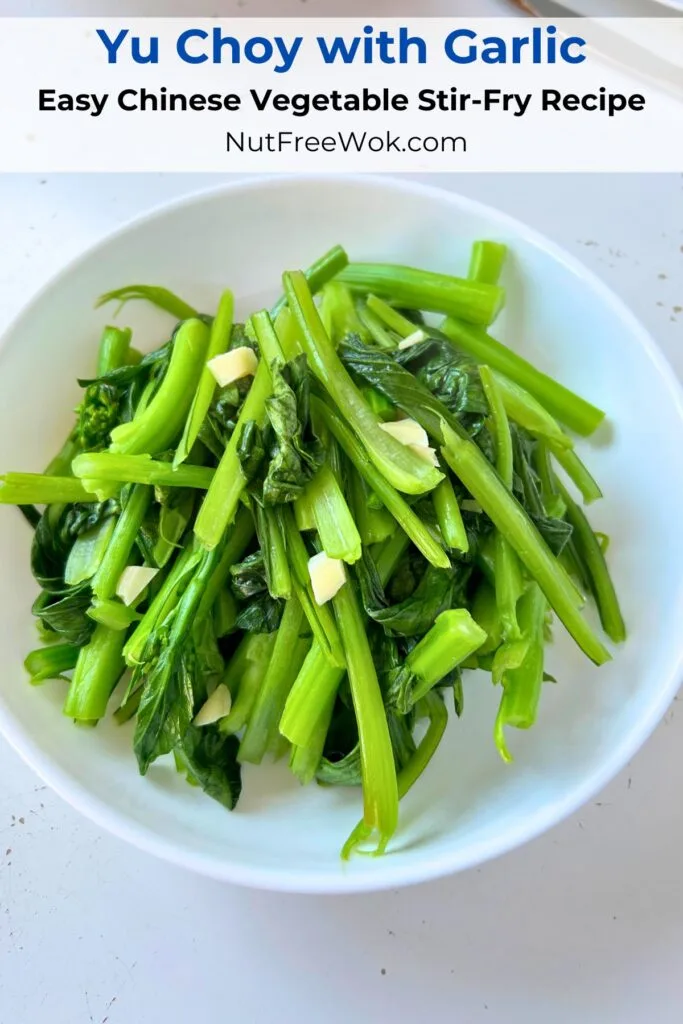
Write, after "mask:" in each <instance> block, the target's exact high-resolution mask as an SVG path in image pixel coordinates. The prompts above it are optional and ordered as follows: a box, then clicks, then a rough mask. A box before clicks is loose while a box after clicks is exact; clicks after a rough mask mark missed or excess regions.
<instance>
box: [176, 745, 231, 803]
mask: <svg viewBox="0 0 683 1024" xmlns="http://www.w3.org/2000/svg"><path fill="white" fill-rule="evenodd" d="M238 749H239V740H238V739H237V737H236V736H224V735H223V733H221V732H220V731H219V729H218V727H217V726H214V725H209V726H204V727H203V728H201V729H197V728H195V727H194V726H190V728H189V729H188V730H187V732H186V733H185V735H184V737H183V740H182V743H181V744H180V745H179V746H178V747H176V749H175V754H176V758H177V760H178V761H179V762H180V763H181V764H182V766H183V768H184V770H185V771H186V773H187V779H188V782H191V783H193V784H194V785H198V786H201V788H202V789H203V790H204V792H205V793H206V794H207V796H210V797H212V799H214V800H217V801H218V803H219V804H222V805H223V806H224V807H227V808H228V810H229V811H231V810H233V808H234V807H235V805H236V804H237V801H238V800H239V797H240V793H241V792H242V775H241V771H240V766H239V764H238V762H237V751H238Z"/></svg>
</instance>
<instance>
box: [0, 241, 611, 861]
mask: <svg viewBox="0 0 683 1024" xmlns="http://www.w3.org/2000/svg"><path fill="white" fill-rule="evenodd" d="M504 258H505V247H504V246H502V245H500V244H497V243H493V242H477V243H475V245H474V247H473V251H472V260H471V265H470V269H469V275H468V277H467V278H456V277H452V276H448V275H444V274H435V273H431V272H428V271H423V270H415V269H413V268H409V267H398V266H394V265H390V264H367V263H363V264H353V263H351V264H349V263H348V260H347V257H346V254H345V252H344V251H343V250H342V249H341V248H339V247H336V248H334V249H332V250H331V251H330V252H329V253H327V254H325V255H324V256H323V257H322V258H321V259H320V260H319V261H318V262H317V263H315V264H314V265H313V266H312V267H311V268H309V270H308V271H307V272H306V273H302V272H300V271H292V272H287V273H285V274H284V276H283V295H282V298H281V299H280V300H279V301H278V303H276V305H275V306H274V308H273V309H272V310H271V311H270V313H269V312H267V311H265V310H261V311H255V312H253V314H252V315H251V316H250V318H249V319H248V320H246V322H244V323H236V322H235V320H234V314H233V297H232V294H231V293H230V292H229V291H226V292H225V293H224V294H223V295H222V297H221V299H220V301H219V303H218V306H217V309H216V312H215V314H214V315H209V314H200V313H199V312H197V311H196V310H195V309H193V308H192V307H191V306H189V305H188V304H187V303H186V302H184V301H183V300H182V299H179V298H178V297H177V296H175V295H173V294H172V293H171V292H169V291H167V290H166V289H164V288H160V287H148V286H146V285H131V286H129V287H126V288H121V289H119V290H118V291H115V292H111V293H109V294H108V295H105V296H103V297H102V299H101V300H100V302H101V303H102V302H108V301H111V300H118V301H119V302H120V303H121V304H125V303H126V302H128V301H130V300H131V299H140V300H145V301H148V302H151V303H153V304H155V305H156V306H158V307H159V308H161V309H163V310H165V311H166V312H167V313H169V314H170V315H171V316H173V317H174V318H175V319H176V320H178V321H179V322H178V323H177V324H176V327H175V329H174V330H173V332H172V333H171V335H170V338H168V340H165V341H164V343H163V344H161V345H160V346H159V347H158V348H156V349H154V350H153V351H152V352H150V353H148V354H147V355H144V356H143V355H141V354H140V352H138V351H137V350H136V349H134V348H133V347H131V342H132V336H131V331H130V330H122V329H119V328H117V327H106V328H105V330H104V333H103V335H102V339H101V341H100V347H99V355H98V360H97V369H96V376H95V377H93V378H92V379H88V380H82V381H80V384H81V386H82V388H83V398H82V401H81V404H80V406H79V408H78V409H77V411H76V421H75V423H74V425H73V429H72V430H71V432H70V434H69V436H68V438H67V439H66V441H65V443H64V445H63V447H62V449H61V451H60V452H59V453H58V454H57V456H56V457H55V458H54V459H53V460H52V462H51V463H50V465H49V466H48V468H47V469H46V471H45V473H43V474H31V473H7V474H6V475H5V476H4V477H2V478H0V501H2V502H5V503H12V504H17V505H19V506H20V508H21V510H22V512H23V513H24V515H25V517H26V519H27V521H28V522H29V523H30V524H31V526H32V527H33V528H34V536H33V543H32V548H31V569H32V572H33V575H34V577H35V579H36V581H37V583H38V585H39V587H40V593H39V595H38V597H37V598H36V600H35V602H34V605H33V613H34V615H35V616H36V618H37V622H38V630H39V633H40V639H41V643H42V645H43V646H41V647H39V648H38V649H37V650H35V651H32V652H31V653H30V654H29V655H28V657H27V659H26V669H27V671H28V673H29V675H30V678H31V682H32V683H42V682H43V681H45V680H48V679H61V680H64V682H65V683H66V685H67V691H66V698H65V703H64V712H65V714H66V715H68V716H69V717H70V718H72V719H74V720H75V721H76V722H78V723H82V724H87V725H95V724H96V723H97V722H98V720H100V719H101V718H103V717H104V716H105V715H106V714H108V713H110V712H113V714H114V717H115V719H116V720H117V721H118V722H119V723H124V722H127V721H130V720H131V719H134V734H133V747H134V751H135V755H136V757H137V761H138V765H139V769H140V772H141V773H142V774H143V775H144V774H145V773H146V772H147V771H148V769H149V768H150V766H151V765H152V764H153V762H154V761H156V760H157V758H159V757H162V756H164V755H172V757H173V758H174V759H175V764H176V767H177V770H178V771H179V772H181V773H182V774H183V775H184V776H186V778H187V780H188V782H190V783H191V784H192V785H195V786H200V787H201V788H202V789H203V790H204V791H205V792H206V793H207V794H208V795H209V796H211V797H213V798H214V799H215V800H217V801H219V802H220V803H222V804H223V805H224V806H225V807H227V808H230V809H232V808H233V807H234V806H235V804H236V803H237V800H238V798H239V795H240V790H241V774H240V765H241V764H242V763H245V762H249V763H252V764H259V763H260V762H261V761H262V760H263V758H264V757H266V756H267V755H270V756H273V757H275V758H280V757H284V756H286V757H288V759H289V765H290V768H291V770H292V772H293V773H294V775H295V776H296V777H297V778H298V779H299V780H300V781H301V783H303V784H309V783H313V782H314V781H316V780H317V781H318V782H319V783H321V784H324V785H339V786H362V791H363V806H364V811H363V818H362V821H361V822H360V823H359V825H358V826H357V828H356V829H355V830H354V831H353V833H352V835H351V836H350V837H349V839H348V840H347V842H346V844H345V846H344V855H345V856H346V855H348V854H349V853H350V852H351V850H352V849H353V848H354V847H356V846H357V845H358V844H367V843H368V842H370V843H371V844H372V845H373V848H374V849H375V850H376V851H377V852H381V851H383V850H384V849H385V848H386V846H387V844H388V842H389V841H390V839H391V837H392V835H393V834H394V832H395V830H396V828H397V825H398V820H399V801H400V799H401V797H402V796H403V795H404V794H405V793H406V792H407V791H408V789H410V787H411V786H412V785H413V784H414V783H415V782H416V780H417V779H418V778H419V776H420V775H421V773H422V772H423V771H424V769H425V767H426V766H427V764H428V763H429V761H430V759H431V757H432V756H433V754H434V752H435V751H436V749H437V747H438V745H439V743H440V741H441V738H442V736H443V733H444V730H445V726H446V721H447V710H446V708H447V705H448V703H449V702H452V706H453V708H454V710H455V713H456V714H457V715H458V716H459V715H462V713H463V687H462V673H463V671H464V670H466V669H475V668H478V669H483V670H485V671H486V672H487V673H489V674H490V677H491V679H492V682H493V684H494V685H496V686H497V687H499V689H500V704H499V711H498V715H497V718H496V720H495V722H492V731H493V739H494V742H495V743H496V745H497V747H498V749H499V751H500V754H501V756H502V757H503V758H504V759H505V760H506V761H507V760H510V759H511V758H510V754H509V751H508V747H507V737H506V729H508V728H510V727H514V728H517V729H528V728H529V727H530V726H532V725H533V724H534V721H535V719H536V715H537V709H538V705H539V701H540V698H541V695H542V690H543V682H544V681H545V680H546V679H548V678H550V677H549V676H548V675H547V674H546V672H545V668H544V655H545V647H546V642H547V640H548V638H549V628H550V623H551V621H552V616H553V614H554V615H555V616H556V617H557V618H558V619H559V620H560V621H561V622H562V623H563V624H564V626H565V627H566V629H567V630H568V632H569V633H570V634H571V636H572V637H573V638H574V640H575V641H576V643H577V644H578V646H579V647H580V648H581V649H582V651H583V652H584V653H585V654H586V655H587V656H588V657H589V658H590V659H591V660H592V661H593V662H595V663H596V664H598V665H599V664H602V663H603V662H605V661H606V660H607V659H608V658H609V657H610V655H609V653H608V650H607V648H606V647H605V645H604V643H603V641H602V640H601V638H600V637H599V636H598V635H597V633H596V632H595V631H594V629H593V628H592V627H591V625H590V624H589V623H588V621H587V620H586V619H585V618H584V616H583V613H582V607H583V605H584V603H585V601H586V599H587V596H589V595H590V596H591V597H592V598H593V600H594V601H595V604H596V606H597V609H598V613H599V616H600V621H601V623H602V628H603V630H604V632H605V634H606V636H607V637H608V638H609V639H610V640H611V641H613V642H614V643H619V642H621V641H623V640H624V639H625V629H624V623H623V620H622V617H621V613H620V610H619V605H618V601H617V597H616V594H615V591H614V587H613V585H612V582H611V580H610V577H609V573H608V570H607V566H606V562H605V549H606V543H607V541H606V538H605V537H604V536H602V535H600V534H596V533H594V532H593V530H592V528H591V526H590V524H589V522H588V520H587V518H586V515H585V513H584V511H583V509H582V507H581V502H586V503H587V502H590V501H592V500H594V499H596V498H599V497H601V494H600V489H599V487H598V485H597V484H596V482H595V481H594V479H593V478H592V476H591V475H590V473H589V471H588V470H587V468H586V467H585V466H584V464H583V462H582V461H581V459H580V458H579V456H578V454H577V453H576V450H575V447H574V440H573V438H572V436H571V435H570V434H569V433H567V432H566V431H567V429H569V430H571V431H573V432H574V433H576V434H580V435H584V436H585V435H589V434H591V433H592V432H593V431H594V430H595V429H596V428H597V426H598V425H599V423H600V422H601V420H602V419H603V413H602V412H601V411H600V410H599V409H596V408H595V407H594V406H592V405H591V404H589V403H588V402H586V401H585V400H584V399H582V398H580V397H578V396H577V395H575V394H573V393H572V392H571V391H568V390H567V389H566V388H564V387H563V386H562V385H560V384H558V383H557V382H556V381H554V380H552V379H551V378H550V377H548V376H546V375H545V374H543V373H542V372H540V371H539V370H537V369H536V368H535V367H533V366H531V365H530V364H529V363H527V362H526V361H525V360H524V359H522V358H521V357H520V356H519V355H517V354H516V353H515V352H514V351H512V350H511V349H509V348H507V347H506V346H504V345H503V344H502V343H501V342H499V341H496V340H495V339H493V338H492V337H491V336H490V334H488V333H487V329H488V328H489V326H490V324H491V323H492V322H493V320H494V319H495V317H496V316H497V314H498V312H499V310H500V308H501V306H502V304H503V301H504V290H503V288H502V287H501V286H500V284H499V275H500V272H501V268H502V266H503V262H504ZM434 314H446V318H445V319H444V320H442V322H441V323H440V324H439V326H435V316H434ZM558 469H559V472H558ZM572 485H573V487H574V489H575V493H574V495H573V496H572V494H570V487H571V486H572ZM36 506H41V507H42V511H41V510H39V508H37V507H36ZM481 685H485V684H484V683H482V684H481ZM114 693H116V697H115V698H114ZM425 723H426V725H425Z"/></svg>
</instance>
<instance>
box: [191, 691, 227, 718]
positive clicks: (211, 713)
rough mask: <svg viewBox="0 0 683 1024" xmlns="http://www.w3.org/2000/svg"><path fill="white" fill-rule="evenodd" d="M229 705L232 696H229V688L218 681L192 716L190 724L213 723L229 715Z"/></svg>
mask: <svg viewBox="0 0 683 1024" xmlns="http://www.w3.org/2000/svg"><path fill="white" fill-rule="evenodd" d="M231 707H232V697H231V696H230V690H229V689H228V688H227V686H226V685H225V683H219V684H218V686H217V687H216V689H215V690H214V691H213V693H212V694H211V696H210V697H209V698H208V700H206V701H205V702H204V703H203V704H202V706H201V707H200V709H199V711H198V712H197V714H196V715H195V716H194V722H193V723H192V724H193V725H197V726H202V725H213V723H214V722H218V721H219V720H220V719H221V718H225V716H226V715H229V714H230V708H231Z"/></svg>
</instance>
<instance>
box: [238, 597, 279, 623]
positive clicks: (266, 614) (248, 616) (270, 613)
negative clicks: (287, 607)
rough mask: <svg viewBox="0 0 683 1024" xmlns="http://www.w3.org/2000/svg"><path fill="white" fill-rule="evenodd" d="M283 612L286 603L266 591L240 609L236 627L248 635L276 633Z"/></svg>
mask: <svg viewBox="0 0 683 1024" xmlns="http://www.w3.org/2000/svg"><path fill="white" fill-rule="evenodd" d="M283 611H284V601H280V600H275V599H274V598H272V597H271V596H270V594H269V593H268V592H267V591H266V592H265V593H264V594H259V595H258V596H257V597H254V598H252V600H251V601H250V602H249V604H246V605H244V607H242V608H241V609H240V611H239V614H238V616H237V618H236V620H235V625H236V627H237V628H238V629H243V630H244V631H245V632H246V633H274V632H275V630H276V629H277V628H278V626H279V625H280V619H281V618H282V612H283Z"/></svg>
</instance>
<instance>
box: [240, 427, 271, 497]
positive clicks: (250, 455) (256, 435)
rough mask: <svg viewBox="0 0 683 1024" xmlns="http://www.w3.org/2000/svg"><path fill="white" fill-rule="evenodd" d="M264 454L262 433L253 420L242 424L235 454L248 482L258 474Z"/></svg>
mask: <svg viewBox="0 0 683 1024" xmlns="http://www.w3.org/2000/svg"><path fill="white" fill-rule="evenodd" d="M265 455H266V449H265V445H264V442H263V433H262V431H261V429H260V427H259V425H258V423H257V422H256V421H255V420H249V422H248V423H245V424H244V427H243V429H242V433H241V434H240V437H239V441H238V442H237V456H238V458H239V460H240V466H241V467H242V472H243V473H244V477H245V479H246V481H247V483H248V484H250V483H251V482H252V480H254V479H255V478H256V476H257V475H258V473H259V470H260V469H261V466H262V464H263V460H264V458H265Z"/></svg>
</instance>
